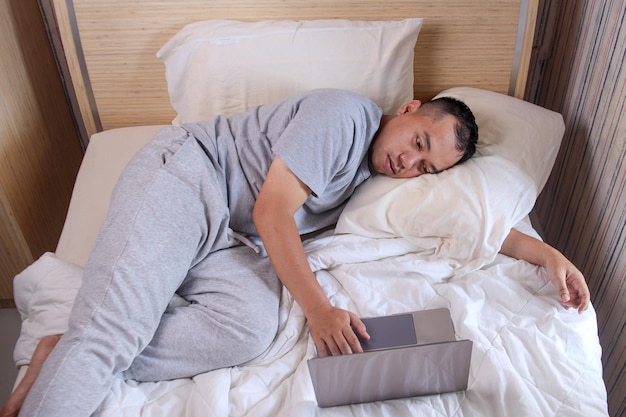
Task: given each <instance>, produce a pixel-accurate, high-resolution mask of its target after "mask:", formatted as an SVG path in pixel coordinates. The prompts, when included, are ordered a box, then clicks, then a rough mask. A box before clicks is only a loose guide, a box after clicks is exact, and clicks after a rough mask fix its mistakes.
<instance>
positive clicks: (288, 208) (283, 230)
mask: <svg viewBox="0 0 626 417" xmlns="http://www.w3.org/2000/svg"><path fill="white" fill-rule="evenodd" d="M310 194H311V190H310V189H309V188H308V187H307V186H306V185H305V184H304V183H302V181H300V180H299V179H298V177H296V176H295V175H294V174H293V172H291V170H290V169H289V168H288V167H287V166H286V165H285V163H284V162H282V161H281V160H280V158H278V157H276V158H274V160H273V161H272V164H271V165H270V168H269V171H268V173H267V178H266V179H265V182H264V183H263V187H262V188H261V191H260V193H259V196H258V198H257V201H256V203H255V205H254V211H253V213H252V217H253V220H254V224H255V226H256V228H257V231H258V232H259V235H260V236H261V239H262V240H263V244H264V245H265V248H266V250H267V253H268V255H269V258H270V260H271V262H272V265H273V267H274V270H275V271H276V274H277V275H278V277H279V278H280V280H281V282H282V283H283V284H284V285H285V287H287V289H288V290H289V292H290V293H291V295H292V296H293V297H294V299H295V300H296V302H297V303H298V304H299V305H300V307H301V308H302V310H303V311H304V315H305V316H306V318H307V320H308V322H309V330H310V331H311V336H312V337H313V340H314V341H315V344H316V346H317V349H318V352H319V353H320V355H322V356H327V355H338V354H345V353H352V352H362V349H361V344H360V343H359V340H358V338H357V337H356V335H355V333H354V331H353V330H352V328H354V329H356V330H357V332H359V334H360V335H362V337H365V338H367V337H368V336H367V333H366V331H365V325H364V324H363V322H362V321H361V320H359V318H358V317H357V316H356V315H355V314H353V313H351V312H349V311H345V310H341V309H338V308H335V307H333V306H332V305H331V304H330V301H329V300H328V297H327V296H326V294H325V293H324V291H323V290H322V287H321V286H320V285H319V283H318V282H317V280H316V279H315V275H314V274H313V272H312V271H311V268H310V267H309V264H308V262H307V258H306V255H305V253H304V248H303V246H302V241H301V240H300V233H299V231H298V228H297V226H296V223H295V220H294V214H295V212H296V211H297V210H298V209H299V208H300V207H301V206H302V205H303V204H304V202H305V201H306V199H307V198H308V197H309V195H310Z"/></svg>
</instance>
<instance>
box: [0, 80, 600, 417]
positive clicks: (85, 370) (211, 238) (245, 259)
mask: <svg viewBox="0 0 626 417" xmlns="http://www.w3.org/2000/svg"><path fill="white" fill-rule="evenodd" d="M476 141H477V127H476V124H475V122H474V118H473V115H472V114H471V111H470V110H469V109H468V108H467V106H465V105H464V104H463V103H461V102H458V101H456V100H454V99H441V100H437V101H433V102H427V103H423V104H422V103H421V102H419V101H411V102H410V103H407V104H406V105H404V106H403V107H402V108H400V109H399V110H398V113H397V114H396V115H393V116H390V115H383V114H382V112H381V110H380V108H378V106H376V105H375V104H374V103H373V102H371V100H369V99H367V98H365V97H362V96H359V95H356V94H352V93H348V92H344V91H338V90H318V91H313V92H309V93H306V94H303V95H300V96H297V97H294V98H291V99H288V100H285V101H283V102H280V103H274V104H269V105H265V106H260V107H259V108H257V109H254V110H252V111H250V112H248V113H245V114H242V115H237V116H233V117H230V118H225V117H217V118H216V119H215V120H213V121H211V122H203V123H195V124H188V125H185V126H184V127H183V128H177V127H172V128H168V129H165V130H164V131H162V132H160V133H159V134H158V135H157V136H156V137H155V139H153V141H151V143H150V144H148V145H147V146H146V147H145V148H144V149H142V151H140V152H139V153H138V155H137V156H136V157H135V158H134V159H133V161H132V162H131V163H130V164H129V166H128V167H127V169H126V170H125V172H124V174H123V175H122V177H121V178H120V181H119V183H118V185H117V187H116V190H115V192H114V195H113V198H112V202H111V208H110V212H109V216H108V218H107V221H106V222H105V225H104V226H103V229H102V232H101V234H100V236H99V238H98V241H97V242H96V246H95V248H94V251H93V253H92V256H91V257H90V259H89V262H88V263H87V265H86V267H85V272H84V283H83V286H82V288H81V290H80V292H79V294H78V297H77V299H76V303H75V306H74V309H73V311H72V314H71V317H70V322H69V328H68V331H67V332H66V334H65V335H63V337H62V338H61V339H60V341H59V342H58V343H56V342H57V340H58V339H57V338H54V337H53V338H46V339H45V340H44V341H43V342H42V344H41V345H40V346H41V348H38V351H37V352H36V354H35V355H34V357H33V363H32V364H31V368H29V371H30V375H28V376H27V378H25V382H24V384H23V385H22V386H20V387H19V388H18V390H16V395H14V396H13V397H12V398H11V399H10V401H9V403H7V406H5V409H3V414H2V415H3V416H4V415H7V416H8V415H15V413H16V412H17V410H18V409H19V407H20V406H21V404H22V401H23V400H24V396H26V392H28V391H29V389H30V393H29V394H28V397H27V398H26V401H25V402H24V405H23V408H22V413H23V415H28V416H35V415H39V416H55V415H59V416H61V415H62V416H64V417H66V416H71V415H76V416H80V415H82V416H87V415H89V414H91V413H92V412H93V410H94V409H95V408H96V407H97V406H98V405H99V403H100V402H101V401H102V399H103V397H104V395H105V394H106V392H107V389H108V387H109V386H110V384H111V381H112V380H113V378H114V377H116V376H122V377H124V378H131V379H137V380H142V381H150V380H165V379H172V378H180V377H185V376H193V375H195V374H198V373H201V372H206V371H209V370H211V369H216V368H220V367H226V366H233V365H237V364H241V363H244V362H246V361H248V360H250V359H252V358H254V357H256V356H258V355H259V354H260V353H262V351H263V350H265V349H266V347H267V346H268V345H269V344H270V343H271V341H272V339H273V337H274V335H275V333H276V328H277V310H278V300H279V291H280V286H279V285H278V281H277V280H276V278H275V275H274V273H275V274H276V275H277V276H278V277H279V279H280V281H281V282H282V284H284V285H285V287H286V288H287V289H288V290H289V291H290V293H291V294H292V295H293V297H294V298H295V300H296V301H297V302H298V304H299V305H300V306H301V307H302V309H303V311H304V313H305V316H306V318H307V320H308V323H309V328H310V332H311V335H312V337H313V339H314V341H315V343H316V346H317V348H318V350H319V352H320V354H322V355H329V354H333V355H334V354H340V353H351V352H360V351H361V346H360V344H359V342H358V339H357V336H356V334H355V331H354V330H353V329H355V330H356V332H358V333H360V335H361V336H362V337H365V338H367V331H366V329H365V326H364V325H363V323H362V322H361V321H360V320H359V319H358V318H357V317H356V316H355V315H354V314H353V313H351V312H348V311H345V310H341V309H337V308H335V307H333V306H332V305H331V304H330V302H329V300H328V298H327V297H326V295H325V294H324V293H323V291H322V289H321V287H320V285H319V284H318V283H317V281H316V279H315V276H314V275H313V273H312V272H311V270H310V269H309V266H308V263H307V260H306V257H305V254H304V251H303V248H302V243H301V240H300V235H302V234H305V233H309V232H314V231H317V230H320V229H322V228H325V227H328V226H331V225H333V224H334V223H335V222H336V220H337V218H338V216H339V214H340V213H341V210H342V208H343V206H344V205H345V202H346V201H347V199H348V198H349V197H350V195H351V194H352V192H353V191H354V189H355V188H356V187H357V186H358V185H359V184H360V183H362V182H363V181H364V180H365V179H367V178H368V177H369V176H370V175H372V174H376V173H380V174H384V175H388V176H391V177H396V178H408V177H415V176H419V175H422V174H427V173H437V172H440V171H443V170H445V169H447V168H449V167H451V166H453V165H455V164H457V163H459V162H461V161H464V160H466V159H468V158H469V157H471V156H472V154H473V153H474V149H475V144H476ZM259 238H260V239H259ZM529 239H531V238H529V237H528V236H526V235H522V234H520V233H516V232H512V234H511V235H510V236H509V238H507V241H506V242H505V245H504V246H503V253H506V254H509V255H512V256H517V257H519V256H525V257H527V258H528V260H530V261H531V262H532V261H535V262H536V263H539V264H542V265H544V266H546V268H547V269H548V272H549V274H550V277H551V279H552V280H553V281H554V282H555V284H556V285H557V287H558V288H559V289H560V292H561V294H562V302H564V303H568V304H569V305H572V306H574V307H576V308H579V309H581V310H582V309H584V308H586V305H587V303H588V290H586V286H585V285H584V278H582V275H581V274H580V273H579V272H577V270H576V269H575V267H573V265H571V264H570V263H569V262H568V261H567V260H566V259H564V258H563V257H562V255H560V254H558V252H555V251H546V250H545V248H544V247H543V243H542V242H539V241H534V240H530V241H529ZM241 243H244V244H246V245H248V246H250V247H254V248H257V246H258V245H262V246H263V247H264V249H265V250H266V251H267V254H268V257H269V261H271V266H270V262H269V261H268V260H267V259H268V258H265V257H262V256H258V255H256V254H255V253H254V252H253V251H251V250H250V249H249V248H248V247H247V246H244V245H242V244H241ZM546 254H550V256H546ZM568 285H569V287H568ZM175 292H176V293H178V294H180V295H182V296H183V298H185V299H186V300H187V301H188V302H190V304H189V305H185V306H169V307H168V303H169V301H170V299H171V297H172V295H173V294H174V293H175ZM55 345H56V346H55ZM53 347H54V349H53V350H52V348H53ZM50 350H52V352H51V353H50V356H49V357H48V359H47V360H46V361H45V364H44V365H43V368H41V373H40V374H39V377H38V378H37V381H36V383H35V384H34V385H33V386H32V389H31V384H32V383H33V381H34V380H35V376H36V375H37V373H38V371H39V368H40V366H41V363H42V362H43V359H44V358H45V357H46V356H47V355H48V352H49V351H50ZM12 413H13V414H12Z"/></svg>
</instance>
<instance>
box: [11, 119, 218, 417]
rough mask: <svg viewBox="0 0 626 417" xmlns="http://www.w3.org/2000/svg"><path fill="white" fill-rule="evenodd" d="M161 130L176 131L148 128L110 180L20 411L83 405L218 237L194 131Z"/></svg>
mask: <svg viewBox="0 0 626 417" xmlns="http://www.w3.org/2000/svg"><path fill="white" fill-rule="evenodd" d="M171 132H173V133H175V134H177V135H178V136H176V135H174V136H175V137H174V139H172V140H170V138H169V137H168V134H170V135H171V133H168V134H161V135H160V136H159V137H157V140H156V141H153V142H151V145H149V146H148V147H147V148H144V150H142V151H141V152H140V154H139V156H138V157H136V158H135V160H134V162H133V163H132V164H131V165H130V166H129V167H128V168H127V169H126V171H125V174H124V176H123V177H122V179H121V180H120V182H119V183H118V186H117V187H116V190H115V192H114V197H113V199H112V203H111V210H110V212H109V216H108V219H107V221H106V223H105V225H104V226H103V229H102V232H101V234H100V235H99V237H98V239H97V242H96V245H95V248H94V251H93V252H92V256H91V257H90V259H89V261H88V263H87V265H86V267H85V271H84V277H83V285H82V287H81V289H80V291H79V293H78V295H77V299H76V302H75V304H74V308H73V310H72V313H71V316H70V321H69V328H68V331H67V332H66V333H65V334H64V335H63V337H62V338H61V340H60V341H59V343H58V344H57V345H56V347H55V348H54V350H53V351H52V353H51V354H50V356H49V357H48V360H47V361H46V363H45V364H44V366H43V368H42V371H41V373H40V375H39V377H38V378H37V381H36V382H35V384H34V385H33V387H32V389H31V391H30V393H29V394H28V396H27V398H26V401H25V402H24V405H23V408H22V412H23V413H24V414H23V415H28V416H29V417H30V416H46V417H53V416H63V417H70V416H88V415H90V414H91V413H92V412H93V411H94V410H95V409H96V407H97V406H98V405H99V404H100V402H101V401H102V399H103V397H104V396H105V394H106V392H107V390H108V388H109V387H110V384H111V382H112V380H113V378H114V376H115V375H117V374H119V373H120V372H122V371H123V370H125V369H127V368H128V367H129V366H130V364H131V363H132V361H133V359H134V358H135V356H136V355H137V354H139V352H141V351H142V350H143V349H144V348H145V346H146V345H147V344H148V342H149V341H150V340H151V339H152V337H153V335H154V332H155V331H156V329H157V326H158V323H159V321H160V318H161V316H162V314H163V312H164V311H165V309H166V308H167V305H168V303H169V301H170V299H171V297H172V295H173V294H174V292H175V291H176V289H177V288H178V287H179V286H180V284H181V283H182V281H183V280H184V278H185V277H186V275H187V272H188V270H189V269H190V267H192V265H194V264H195V263H197V262H198V261H199V259H201V258H202V256H203V255H205V252H207V251H210V250H211V248H212V247H214V246H215V244H216V241H218V240H219V236H217V237H216V235H213V234H212V233H213V232H212V231H211V229H213V228H214V227H215V230H224V228H225V226H224V224H223V223H224V221H227V214H224V213H225V209H224V208H220V209H217V208H215V210H214V212H209V211H207V210H208V209H207V207H205V206H204V204H203V202H202V201H200V199H199V198H198V196H199V195H201V194H200V190H202V192H203V193H204V194H203V195H204V196H205V197H207V196H208V197H210V198H213V199H214V201H221V200H222V198H221V192H220V191H219V190H220V188H219V186H217V185H216V180H215V178H214V177H211V172H212V171H211V170H210V169H209V168H208V167H207V166H206V158H202V157H201V155H203V154H202V152H201V150H199V148H198V145H197V143H196V142H195V140H194V139H187V138H186V135H185V134H184V133H183V132H184V131H182V130H181V129H178V130H176V129H172V130H171ZM161 142H163V143H165V145H163V143H161ZM211 193H213V194H214V195H211ZM215 207H217V205H215ZM211 216H213V217H211ZM209 220H214V221H216V222H217V223H216V224H210V225H209V224H207V222H208V221H209ZM223 234H224V233H222V235H223ZM211 238H213V240H211ZM217 245H218V246H219V243H217Z"/></svg>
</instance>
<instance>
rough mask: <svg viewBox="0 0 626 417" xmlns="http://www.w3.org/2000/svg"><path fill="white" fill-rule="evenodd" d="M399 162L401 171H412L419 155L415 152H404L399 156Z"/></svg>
mask: <svg viewBox="0 0 626 417" xmlns="http://www.w3.org/2000/svg"><path fill="white" fill-rule="evenodd" d="M400 162H402V168H403V169H405V170H410V169H413V168H415V167H416V166H417V164H418V162H419V155H418V154H417V152H405V153H403V154H402V155H401V156H400Z"/></svg>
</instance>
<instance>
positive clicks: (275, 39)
mask: <svg viewBox="0 0 626 417" xmlns="http://www.w3.org/2000/svg"><path fill="white" fill-rule="evenodd" d="M422 23H423V19H421V18H412V19H404V20H398V21H350V20H340V19H336V20H308V21H306V20H305V21H285V20H266V21H260V22H253V23H248V22H239V21H232V20H208V21H202V22H197V23H193V24H190V25H187V26H185V27H184V28H183V29H182V30H181V31H180V32H178V33H177V34H176V35H175V36H174V37H173V38H172V39H171V40H170V41H169V42H167V43H166V44H165V45H164V46H163V47H162V48H161V50H159V51H158V53H157V57H158V58H159V59H161V60H162V61H163V62H164V64H165V75H166V79H167V86H168V92H169V95H170V100H171V103H172V106H173V107H174V109H175V110H176V112H177V113H178V115H177V117H176V118H175V119H174V123H175V124H182V123H185V122H190V121H199V120H206V119H211V118H212V117H214V116H215V115H217V114H226V115H230V114H235V113H240V112H242V111H245V110H248V109H250V108H253V107H255V106H257V105H259V104H264V103H269V102H273V101H277V100H281V99H284V98H287V97H289V96H292V95H295V94H298V93H302V92H304V91H307V90H311V89H314V88H321V87H334V88H341V89H346V90H351V91H354V92H357V93H361V94H363V95H366V96H368V97H370V98H371V99H372V100H374V101H375V102H376V103H377V104H378V105H379V106H380V107H382V109H383V111H385V112H386V113H393V112H395V111H396V110H397V109H398V108H399V107H400V106H402V105H403V104H405V103H407V102H408V101H410V100H411V99H412V98H413V57H414V48H415V42H416V41H417V37H418V34H419V31H420V29H421V26H422Z"/></svg>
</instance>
